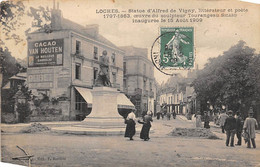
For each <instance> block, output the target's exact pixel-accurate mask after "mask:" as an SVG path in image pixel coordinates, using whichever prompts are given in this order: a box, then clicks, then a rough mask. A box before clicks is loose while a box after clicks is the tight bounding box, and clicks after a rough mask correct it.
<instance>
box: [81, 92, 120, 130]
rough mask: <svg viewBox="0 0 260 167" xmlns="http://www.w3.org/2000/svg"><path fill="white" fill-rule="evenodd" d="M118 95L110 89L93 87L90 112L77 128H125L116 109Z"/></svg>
mask: <svg viewBox="0 0 260 167" xmlns="http://www.w3.org/2000/svg"><path fill="white" fill-rule="evenodd" d="M119 93H120V92H119V91H117V90H116V89H115V88H111V87H94V88H93V90H92V97H93V103H92V111H91V113H90V114H89V115H88V116H87V117H86V118H85V119H84V120H83V121H82V122H81V125H79V126H84V127H87V128H101V129H108V128H125V124H124V119H123V117H122V116H121V115H120V114H119V113H118V108H117V96H118V95H119Z"/></svg>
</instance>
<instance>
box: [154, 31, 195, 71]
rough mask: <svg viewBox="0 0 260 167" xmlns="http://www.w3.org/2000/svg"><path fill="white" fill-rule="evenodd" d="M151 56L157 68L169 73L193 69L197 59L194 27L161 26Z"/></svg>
mask: <svg viewBox="0 0 260 167" xmlns="http://www.w3.org/2000/svg"><path fill="white" fill-rule="evenodd" d="M151 56H152V61H153V63H154V65H155V66H156V68H157V69H159V70H160V71H161V72H163V73H165V74H168V75H171V74H172V73H173V71H174V70H185V69H192V68H193V67H194V60H195V57H194V28H193V27H161V28H160V36H159V37H158V38H157V39H156V40H155V41H154V43H153V46H152V50H151Z"/></svg>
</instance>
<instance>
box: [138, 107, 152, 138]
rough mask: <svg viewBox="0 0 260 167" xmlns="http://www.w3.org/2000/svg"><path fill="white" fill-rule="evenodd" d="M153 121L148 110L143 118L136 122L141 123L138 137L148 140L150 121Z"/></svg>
mask: <svg viewBox="0 0 260 167" xmlns="http://www.w3.org/2000/svg"><path fill="white" fill-rule="evenodd" d="M152 121H153V119H152V112H151V111H148V112H147V115H145V116H144V120H143V121H140V120H138V123H140V124H143V127H142V130H141V133H140V138H141V139H143V140H144V141H148V140H149V139H150V137H149V131H150V128H151V126H152V125H151V122H152Z"/></svg>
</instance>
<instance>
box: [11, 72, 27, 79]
mask: <svg viewBox="0 0 260 167" xmlns="http://www.w3.org/2000/svg"><path fill="white" fill-rule="evenodd" d="M26 77H27V73H18V74H16V75H14V76H12V77H10V78H9V79H16V80H26Z"/></svg>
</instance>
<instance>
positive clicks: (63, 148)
mask: <svg viewBox="0 0 260 167" xmlns="http://www.w3.org/2000/svg"><path fill="white" fill-rule="evenodd" d="M46 124H48V123H46ZM68 124H69V123H68V122H67V123H59V125H56V124H55V123H52V124H51V125H50V124H49V126H65V125H66V126H67V125H68ZM12 126H13V127H11V128H10V127H9V126H4V127H3V130H4V131H5V132H4V133H3V134H2V160H3V161H4V162H12V163H18V164H21V165H24V162H19V161H13V160H12V159H11V157H13V156H18V155H21V154H23V153H22V152H21V151H20V150H18V149H17V148H16V145H19V146H20V147H22V148H24V149H25V150H26V151H28V152H29V153H30V154H33V155H34V158H33V161H32V164H33V165H34V166H57V167H58V166H94V167H96V166H102V167H103V166H105V167H106V166H108V167H110V166H111V167H112V166H126V167H130V166H131V167H132V166H137V167H139V166H140V167H146V166H151V167H158V166H178V167H182V166H184V167H186V166H187V167H190V166H205V167H208V166H213V167H215V166H216V167H217V166H230V167H231V166H234V167H244V166H257V165H259V164H260V160H259V155H260V149H259V148H257V149H247V148H246V147H245V145H243V146H242V147H235V148H231V147H226V146H225V141H224V140H209V139H200V138H181V137H171V136H168V135H167V134H168V133H170V132H171V131H172V130H173V129H174V127H193V126H194V123H193V122H191V121H186V120H185V119H184V118H183V117H177V119H175V120H169V121H168V120H156V119H155V120H154V122H153V123H152V128H153V130H154V133H152V134H151V140H150V141H148V142H145V141H143V140H141V139H139V137H138V136H135V137H134V139H135V140H134V141H130V140H128V139H126V138H123V137H122V136H112V137H111V136H82V135H60V134H53V133H38V134H21V133H17V131H18V130H19V127H20V128H21V127H22V125H19V126H15V125H12ZM138 126H141V125H138ZM11 129H12V133H9V131H10V130H11ZM13 129H16V130H13ZM211 129H212V130H213V131H215V132H219V131H220V129H217V128H211ZM218 135H219V136H220V137H225V135H224V134H221V133H218ZM259 139H260V137H259V136H257V140H256V141H257V146H260V141H259Z"/></svg>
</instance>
